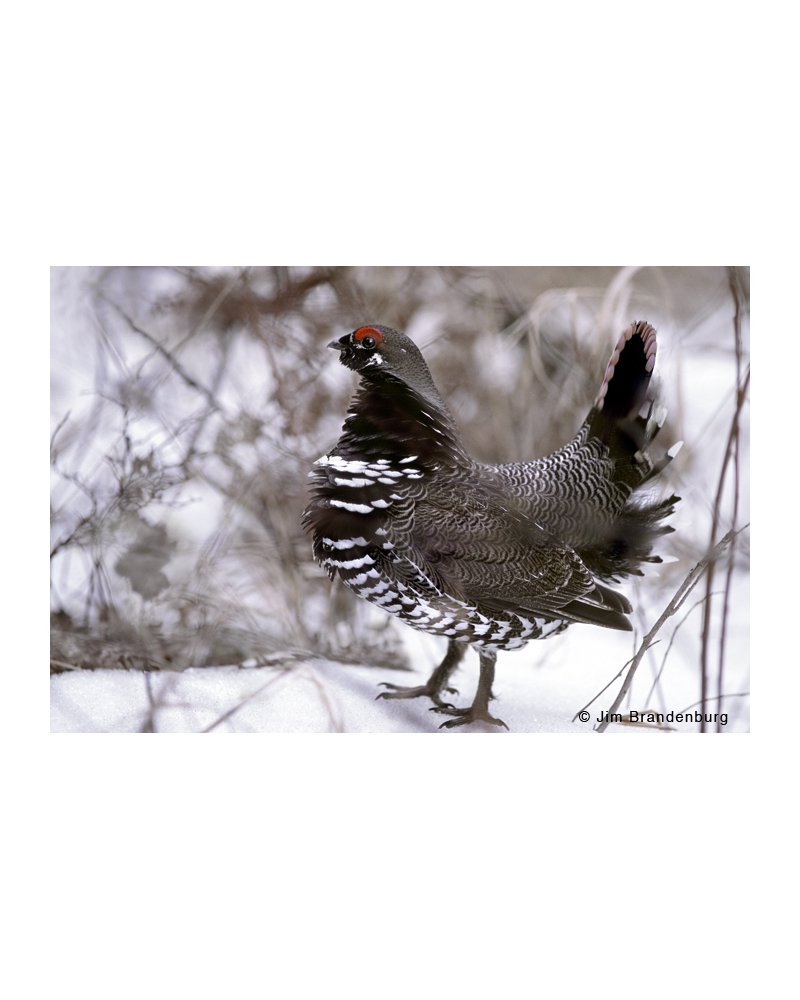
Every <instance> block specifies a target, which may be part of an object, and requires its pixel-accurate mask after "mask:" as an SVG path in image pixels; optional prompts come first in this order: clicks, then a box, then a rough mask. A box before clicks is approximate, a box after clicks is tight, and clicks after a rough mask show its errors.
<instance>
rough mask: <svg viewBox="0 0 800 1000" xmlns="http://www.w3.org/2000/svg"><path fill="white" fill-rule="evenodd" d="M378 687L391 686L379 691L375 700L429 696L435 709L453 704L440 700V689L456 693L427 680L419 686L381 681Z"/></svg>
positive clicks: (453, 689)
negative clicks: (402, 685)
mask: <svg viewBox="0 0 800 1000" xmlns="http://www.w3.org/2000/svg"><path fill="white" fill-rule="evenodd" d="M380 687H385V688H391V690H390V691H381V693H380V694H379V695H378V697H377V698H376V699H375V701H377V700H378V698H430V700H431V701H432V702H433V703H434V705H435V706H436V709H433V711H436V710H437V709H445V710H446V709H452V708H453V705H451V704H450V702H448V701H442V699H441V697H440V694H441V690H445V691H448V692H449V693H450V694H458V691H456V689H455V688H451V687H446V688H444V689H439V688H437V687H435V686H434V685H433V684H431V682H430V681H428V683H427V684H421V685H420V686H419V687H401V686H400V685H399V684H389V683H388V681H382V682H381V684H380Z"/></svg>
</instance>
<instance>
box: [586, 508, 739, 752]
mask: <svg viewBox="0 0 800 1000" xmlns="http://www.w3.org/2000/svg"><path fill="white" fill-rule="evenodd" d="M745 527H747V526H746V525H745ZM741 531H744V528H740V529H739V531H733V530H731V531H729V532H728V534H727V535H725V537H724V538H723V539H722V540H721V541H720V542H718V543H717V544H716V545H715V546H714V548H713V549H711V551H710V552H708V553H707V554H706V555H705V556H704V557H703V558H702V559H701V560H700V562H699V563H697V565H696V566H694V567H693V568H692V569H691V570H690V571H689V573H688V574H687V576H686V579H685V580H684V581H683V583H682V584H681V585H680V587H679V588H678V590H677V592H676V593H675V595H674V597H673V598H672V600H671V601H670V602H669V604H668V605H667V606H666V608H665V609H664V611H663V612H662V613H661V616H660V617H659V619H658V621H657V622H656V623H655V625H654V626H653V627H652V628H651V629H650V631H649V632H648V633H647V635H646V636H645V637H644V639H642V644H641V645H640V646H639V649H638V650H637V651H636V655H635V656H634V658H633V660H632V662H631V666H630V670H628V673H627V675H626V677H625V680H624V681H623V682H622V687H621V688H620V690H619V693H618V694H617V697H616V698H615V699H614V701H613V703H612V705H611V707H610V708H609V709H608V713H607V717H606V719H605V720H604V721H603V722H601V723H600V725H599V726H597V730H596V731H597V732H598V733H603V732H605V730H606V729H607V728H608V720H609V718H610V716H612V715H614V714H615V713H616V711H617V709H618V708H619V706H620V705H621V704H622V699H623V698H624V697H625V695H626V694H627V693H628V689H629V688H630V686H631V684H632V683H633V677H634V674H635V673H636V670H637V669H638V667H639V664H640V663H641V662H642V658H643V657H644V654H645V653H646V652H647V650H648V649H649V648H650V646H652V645H653V640H654V638H655V636H656V634H657V633H658V631H659V630H660V629H661V626H662V625H663V624H664V623H665V622H666V621H667V619H668V618H671V617H672V616H673V615H674V614H675V613H676V612H677V611H679V610H680V608H681V605H682V604H683V602H684V601H685V600H686V598H687V597H688V596H689V594H690V593H691V592H692V590H693V589H694V587H695V585H696V584H697V582H698V580H699V579H700V577H701V575H702V574H703V572H704V571H705V569H706V567H707V566H709V565H710V564H712V563H713V562H714V560H716V559H719V557H720V556H721V555H722V553H723V552H724V551H725V549H726V548H727V547H728V545H730V543H731V541H732V540H733V539H734V538H735V537H736V535H738V534H739V532H741Z"/></svg>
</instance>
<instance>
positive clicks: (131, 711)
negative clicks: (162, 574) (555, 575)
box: [51, 626, 749, 736]
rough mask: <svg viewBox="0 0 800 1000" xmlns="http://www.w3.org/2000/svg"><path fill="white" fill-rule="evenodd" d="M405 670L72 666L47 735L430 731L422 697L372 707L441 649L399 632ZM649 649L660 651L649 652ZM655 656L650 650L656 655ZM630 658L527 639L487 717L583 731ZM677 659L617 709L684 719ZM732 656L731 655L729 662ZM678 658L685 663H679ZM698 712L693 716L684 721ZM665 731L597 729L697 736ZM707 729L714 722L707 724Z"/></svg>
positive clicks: (611, 641)
mask: <svg viewBox="0 0 800 1000" xmlns="http://www.w3.org/2000/svg"><path fill="white" fill-rule="evenodd" d="M405 631H406V632H407V633H408V635H407V637H406V638H407V643H408V646H409V651H410V653H411V658H412V660H413V662H415V663H416V664H418V665H419V669H415V670H414V671H413V672H407V671H398V670H387V669H379V668H375V667H369V666H364V665H354V664H346V663H335V662H331V661H329V660H324V659H319V658H314V657H309V658H298V659H296V660H294V661H288V662H284V663H283V664H280V665H277V666H276V665H272V666H264V667H255V666H254V667H237V666H220V667H205V668H197V669H189V670H186V671H184V672H182V673H165V672H157V673H148V674H145V673H141V672H138V671H126V670H94V671H91V670H80V671H74V672H66V673H63V674H58V675H56V676H54V677H53V678H52V681H51V685H52V687H51V731H52V732H60V733H64V732H72V733H75V732H81V733H85V732H96V733H97V732H126V733H136V732H142V731H147V732H151V731H154V732H161V733H198V732H236V733H253V732H263V733H324V732H345V733H401V732H402V733H435V732H439V731H440V730H439V727H440V725H441V724H442V722H443V721H446V719H447V718H449V716H442V715H439V714H437V713H435V712H431V711H430V701H429V700H428V699H426V698H415V699H402V700H401V699H383V698H381V699H379V700H376V696H377V694H378V693H379V692H380V691H381V690H384V689H383V688H380V687H379V685H380V683H381V682H388V683H391V684H399V685H403V686H413V685H416V684H420V683H423V682H424V680H425V678H426V677H427V675H428V673H429V672H430V670H431V669H432V667H433V666H434V665H435V663H436V662H437V655H438V656H441V655H442V652H443V649H444V644H443V643H441V642H437V641H436V640H434V639H432V638H430V637H428V636H424V635H421V634H419V633H416V632H413V631H412V630H411V629H406V630H405ZM655 650H658V647H655ZM655 650H654V654H655ZM632 652H633V647H632V640H631V637H630V636H629V635H626V634H615V633H611V632H601V631H600V630H596V629H592V628H591V627H588V626H587V627H581V626H573V627H572V628H570V629H568V630H567V631H566V633H564V634H563V635H561V636H557V637H555V638H553V639H548V640H544V641H541V642H535V643H530V644H529V645H528V646H527V647H526V648H525V649H524V650H522V651H520V652H516V653H500V654H499V656H498V662H497V674H496V679H495V684H494V693H495V696H496V700H495V701H494V702H493V703H492V705H491V711H492V714H493V715H495V716H496V717H498V718H500V719H502V720H503V721H504V722H505V723H506V725H507V726H508V727H509V731H510V732H511V733H573V734H578V733H592V732H593V727H594V726H595V725H596V723H597V720H598V718H599V717H600V713H601V712H602V711H605V710H607V709H608V707H609V706H610V704H611V700H612V698H613V695H614V693H615V692H616V691H617V690H618V689H619V683H620V681H619V680H618V681H617V682H616V683H615V684H613V685H612V687H611V688H609V690H608V691H606V692H605V693H604V694H603V695H602V696H601V697H600V698H598V699H597V701H595V702H594V703H593V704H591V705H589V707H588V711H589V713H590V719H589V721H587V722H581V721H579V720H575V721H573V719H574V717H575V716H576V715H577V713H579V712H580V711H581V709H583V708H584V706H586V705H587V703H589V702H591V701H592V699H593V698H594V697H595V695H597V694H598V692H600V691H601V690H602V689H603V688H604V687H605V685H606V684H608V683H609V681H611V680H612V679H613V678H614V677H615V676H616V675H617V673H618V672H619V670H620V668H621V667H622V666H623V665H624V664H625V663H626V661H627V660H628V659H629V658H630V656H631V655H632ZM673 652H674V653H675V656H676V659H675V660H674V661H673V660H670V662H669V670H668V671H665V675H664V676H663V677H662V679H661V685H660V688H659V690H660V691H664V695H663V697H659V701H658V703H657V704H653V703H652V702H651V703H648V702H647V699H646V695H647V692H648V690H649V688H650V685H651V683H652V677H653V672H652V671H653V670H656V669H657V668H658V666H659V664H660V662H661V656H662V654H661V653H658V654H657V655H654V654H651V655H652V656H653V659H652V664H651V667H650V668H649V669H648V665H647V660H645V663H644V664H643V665H642V668H641V669H640V671H639V673H638V674H637V677H636V681H635V683H634V687H633V691H634V692H635V695H634V697H633V698H632V699H631V700H630V702H627V701H626V702H625V703H623V705H622V706H621V708H620V712H621V713H623V714H624V713H627V712H628V711H630V710H636V711H640V712H641V711H645V710H649V711H653V712H660V713H662V714H666V713H668V712H673V713H678V712H683V711H685V710H687V709H688V708H689V706H692V705H693V703H694V702H696V701H697V699H698V694H697V678H696V669H693V668H692V666H691V664H692V662H693V660H692V657H691V653H690V651H688V650H687V651H686V653H682V651H681V649H680V646H679V644H678V643H676V646H675V648H674V650H673ZM747 652H748V650H747V643H746V642H744V643H736V644H735V649H734V650H732V655H731V657H730V658H729V661H728V666H727V670H728V673H727V678H728V690H729V691H736V692H738V691H742V690H746V688H743V687H741V686H739V687H737V683H739V684H740V685H743V684H746V683H747V669H748V656H747ZM737 653H738V658H737ZM687 654H688V655H687ZM477 682H478V658H477V656H476V655H475V653H474V652H472V651H470V652H469V653H468V654H467V657H466V658H465V660H464V661H463V665H462V666H461V667H460V668H459V670H458V671H457V672H456V673H455V674H454V675H453V678H452V684H453V686H454V687H456V688H457V690H458V691H459V694H458V695H453V696H451V698H452V700H453V703H454V704H456V705H467V704H469V703H470V702H471V700H472V697H473V695H474V691H475V688H476V685H477ZM747 705H748V700H747V699H745V698H741V699H734V698H729V699H727V700H726V703H725V705H724V709H723V710H724V711H725V712H726V713H727V723H726V725H724V726H723V728H722V731H723V732H729V733H730V732H747V731H748V720H749V715H748V710H747ZM696 710H697V709H696V707H693V708H692V709H691V711H692V713H693V712H694V711H696ZM669 725H670V726H671V728H670V729H665V728H658V727H655V726H633V725H629V724H612V725H611V726H610V727H609V728H608V730H607V732H620V733H623V732H624V733H628V734H646V735H648V736H650V735H665V734H669V733H671V732H673V731H679V732H680V731H683V732H697V730H698V725H697V723H696V722H695V721H694V720H693V719H692V721H686V720H684V721H682V722H674V721H673V722H671V723H669ZM710 728H711V729H712V731H713V728H714V727H713V725H712V726H711V727H710ZM441 732H442V733H443V734H444V733H448V734H449V733H465V732H491V733H497V734H505V733H506V730H504V729H501V728H498V727H494V726H489V725H484V724H483V723H479V724H473V725H471V726H465V727H456V728H454V729H451V730H442V731H441Z"/></svg>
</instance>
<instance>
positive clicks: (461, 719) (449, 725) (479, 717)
mask: <svg viewBox="0 0 800 1000" xmlns="http://www.w3.org/2000/svg"><path fill="white" fill-rule="evenodd" d="M472 722H488V723H489V725H490V726H502V727H503V728H504V729H508V726H507V725H506V724H505V722H503V720H502V719H495V717H494V716H493V715H489V713H488V712H486V713H485V714H484V713H480V712H476V713H473V712H472V711H471V710H470V709H465V714H464V715H459V716H458V717H457V718H455V719H448V720H447V721H446V722H443V723H442V724H441V726H439V728H440V729H453V728H454V727H455V726H468V725H469V724H470V723H472Z"/></svg>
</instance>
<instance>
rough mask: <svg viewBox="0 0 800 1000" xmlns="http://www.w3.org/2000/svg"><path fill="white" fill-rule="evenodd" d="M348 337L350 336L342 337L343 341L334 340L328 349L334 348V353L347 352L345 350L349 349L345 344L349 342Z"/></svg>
mask: <svg viewBox="0 0 800 1000" xmlns="http://www.w3.org/2000/svg"><path fill="white" fill-rule="evenodd" d="M348 336H349V334H347V335H345V336H344V337H342V339H341V340H332V341H331V342H330V344H328V347H330V348H332V349H333V350H334V351H343V350H345V348H346V347H347V344H346V343H345V341H346V340H347V338H348Z"/></svg>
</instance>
